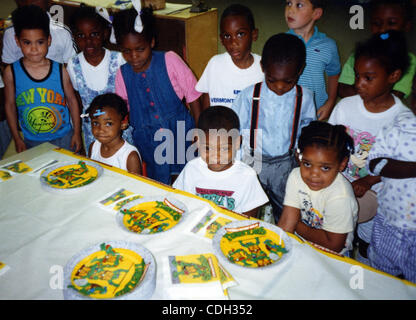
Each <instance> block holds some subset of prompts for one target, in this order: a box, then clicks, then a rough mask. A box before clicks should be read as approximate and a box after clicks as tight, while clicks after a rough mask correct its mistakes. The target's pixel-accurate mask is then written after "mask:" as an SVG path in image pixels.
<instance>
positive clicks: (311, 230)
mask: <svg viewBox="0 0 416 320" xmlns="http://www.w3.org/2000/svg"><path fill="white" fill-rule="evenodd" d="M352 147H353V141H352V139H351V137H350V136H349V135H348V133H346V131H345V127H344V126H339V125H338V126H332V125H330V124H329V123H327V122H321V121H313V122H311V123H310V124H309V126H307V127H304V128H303V129H302V134H301V135H300V137H299V142H298V150H297V155H298V159H299V164H300V168H295V169H293V170H292V172H291V173H290V175H289V178H288V180H287V185H286V196H285V201H284V207H283V213H282V218H281V219H280V221H279V223H278V226H279V227H281V228H282V229H283V230H285V231H288V232H291V233H293V232H294V231H296V233H297V234H299V235H300V236H302V237H303V238H305V239H306V240H309V241H312V242H314V243H316V244H319V245H321V246H323V247H326V248H328V249H330V250H333V251H335V252H342V253H344V252H346V251H348V250H351V249H352V238H353V236H354V235H353V231H354V227H355V223H356V221H357V211H358V205H357V201H356V200H355V196H354V192H353V190H352V187H351V184H350V183H349V181H348V180H347V179H346V178H344V176H343V175H342V174H341V173H340V172H342V171H343V170H344V168H345V166H346V164H347V162H348V158H349V155H350V150H351V151H352ZM344 248H345V250H344Z"/></svg>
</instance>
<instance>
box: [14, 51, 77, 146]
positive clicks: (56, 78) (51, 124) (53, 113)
mask: <svg viewBox="0 0 416 320" xmlns="http://www.w3.org/2000/svg"><path fill="white" fill-rule="evenodd" d="M12 71H13V75H14V85H15V88H16V90H15V92H16V96H15V97H16V107H17V114H18V119H19V124H20V127H21V128H22V132H23V136H24V138H25V139H27V140H32V141H50V140H54V139H59V138H62V137H64V136H65V135H66V134H68V132H69V131H70V130H71V128H72V126H71V122H70V115H69V110H68V107H67V106H66V101H65V94H64V89H63V85H62V65H61V64H60V63H58V62H56V61H53V60H51V66H50V69H49V73H48V74H47V76H46V77H45V78H43V79H41V80H37V79H34V78H32V77H31V76H30V74H29V73H28V72H27V70H26V69H25V67H24V65H23V61H22V60H21V59H20V60H18V61H16V62H14V63H13V65H12Z"/></svg>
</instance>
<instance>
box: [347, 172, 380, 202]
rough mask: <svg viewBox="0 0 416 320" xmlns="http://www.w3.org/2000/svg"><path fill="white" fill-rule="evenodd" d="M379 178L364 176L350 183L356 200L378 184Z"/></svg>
mask: <svg viewBox="0 0 416 320" xmlns="http://www.w3.org/2000/svg"><path fill="white" fill-rule="evenodd" d="M380 181H381V178H380V176H370V175H368V176H366V177H364V178H361V179H358V180H355V181H354V182H353V183H352V188H353V190H354V194H355V196H356V197H357V198H361V197H362V196H363V195H364V194H365V193H366V192H367V191H368V190H370V189H371V187H372V186H373V185H374V184H376V183H378V182H380Z"/></svg>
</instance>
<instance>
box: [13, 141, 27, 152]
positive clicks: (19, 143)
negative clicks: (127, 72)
mask: <svg viewBox="0 0 416 320" xmlns="http://www.w3.org/2000/svg"><path fill="white" fill-rule="evenodd" d="M14 145H15V148H16V152H17V153H20V152H23V151H25V150H26V149H27V147H26V144H25V142H24V141H23V140H22V139H20V138H19V139H16V140H15V141H14Z"/></svg>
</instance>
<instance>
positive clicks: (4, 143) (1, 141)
mask: <svg viewBox="0 0 416 320" xmlns="http://www.w3.org/2000/svg"><path fill="white" fill-rule="evenodd" d="M11 139H12V137H11V135H10V129H9V126H8V125H7V120H6V113H5V110H4V83H3V79H2V77H1V74H0V159H2V158H3V155H4V153H5V152H6V150H7V147H8V146H9V144H10V141H11Z"/></svg>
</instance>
